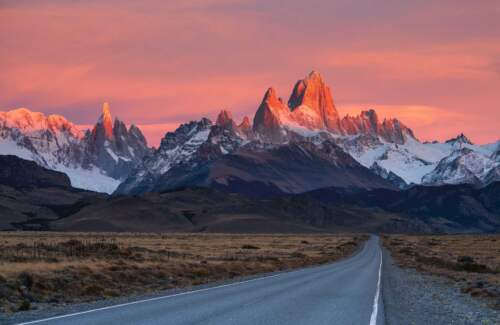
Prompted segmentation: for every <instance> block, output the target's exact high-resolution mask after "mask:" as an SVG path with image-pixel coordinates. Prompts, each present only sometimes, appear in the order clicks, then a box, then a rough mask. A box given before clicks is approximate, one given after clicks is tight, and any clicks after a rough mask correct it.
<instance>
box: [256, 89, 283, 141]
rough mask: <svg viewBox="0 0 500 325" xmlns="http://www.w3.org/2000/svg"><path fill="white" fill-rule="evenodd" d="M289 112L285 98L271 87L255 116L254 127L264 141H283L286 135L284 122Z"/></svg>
mask: <svg viewBox="0 0 500 325" xmlns="http://www.w3.org/2000/svg"><path fill="white" fill-rule="evenodd" d="M288 114H289V110H288V108H287V107H286V105H285V104H284V103H283V100H282V99H281V98H278V96H277V94H276V90H275V89H274V88H269V89H268V90H267V91H266V93H265V95H264V98H263V99H262V102H261V103H260V105H259V108H258V109H257V112H256V113H255V116H254V118H253V129H254V131H255V133H257V134H259V135H260V136H261V138H262V139H263V140H264V141H268V142H272V143H274V142H278V143H279V142H282V141H284V139H285V135H286V132H285V131H283V129H282V124H283V120H286V119H287V116H288Z"/></svg>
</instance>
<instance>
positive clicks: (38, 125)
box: [0, 103, 150, 193]
mask: <svg viewBox="0 0 500 325" xmlns="http://www.w3.org/2000/svg"><path fill="white" fill-rule="evenodd" d="M149 150H150V149H149V148H148V147H147V144H146V140H145V138H144V136H143V135H142V133H141V131H140V130H139V129H138V128H137V127H136V126H134V125H132V126H131V127H130V128H129V129H128V130H127V127H126V126H125V124H124V123H123V122H121V121H120V120H118V119H117V120H115V121H114V124H113V120H112V117H111V113H110V110H109V104H107V103H105V104H104V105H103V111H102V115H101V117H100V118H99V120H98V122H97V123H96V125H95V126H94V128H93V129H92V131H87V132H86V133H85V134H84V133H83V132H82V131H80V130H79V129H78V127H76V126H75V125H74V124H73V123H71V122H69V121H68V120H66V119H65V118H64V117H62V116H59V115H49V116H45V115H44V114H42V113H37V112H32V111H30V110H28V109H25V108H21V109H16V110H12V111H8V112H0V152H1V153H3V154H13V155H16V156H18V157H21V158H24V159H28V160H33V161H35V162H36V163H38V164H39V165H40V166H43V167H46V168H49V169H52V170H57V171H61V172H64V173H66V174H67V175H68V176H69V177H70V180H71V184H72V185H73V186H74V187H79V188H84V189H89V190H94V191H99V192H108V193H110V192H112V191H114V190H115V189H116V187H117V186H118V184H119V183H120V180H122V179H123V178H125V177H126V176H127V175H128V173H129V171H130V170H131V169H132V168H133V167H134V166H135V164H137V163H138V162H139V161H141V160H142V157H143V156H144V155H146V154H147V153H148V152H149Z"/></svg>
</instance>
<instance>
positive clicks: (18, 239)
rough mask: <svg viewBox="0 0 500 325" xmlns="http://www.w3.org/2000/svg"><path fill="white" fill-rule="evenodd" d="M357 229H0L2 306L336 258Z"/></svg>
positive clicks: (183, 283) (87, 297)
mask: <svg viewBox="0 0 500 325" xmlns="http://www.w3.org/2000/svg"><path fill="white" fill-rule="evenodd" d="M366 238H367V237H366V236H362V235H349V234H346V235H324V234H322V235H317V234H311V235H302V234H301V235H281V234H276V235H230V234H199V233H196V234H194V233H193V234H191V233H189V234H147V233H54V232H3V233H0V308H1V309H2V310H3V311H4V312H8V313H9V312H15V311H18V310H26V309H33V308H42V307H45V306H47V305H49V304H61V303H75V302H84V301H94V300H98V299H106V298H110V297H117V296H124V295H133V294H143V293H147V292H154V291H159V290H165V289H171V288H184V287H190V286H193V285H198V284H203V283H208V282H213V281H218V280H225V279H231V278H236V277H241V276H248V275H252V274H257V273H265V272H272V271H279V270H287V269H292V268H297V267H302V266H308V265H314V264H322V263H327V262H332V261H335V260H337V259H339V258H342V257H345V256H348V255H350V254H352V253H353V252H354V251H355V250H356V249H357V248H358V247H359V245H360V244H361V243H362V242H363V241H364V240H365V239H366Z"/></svg>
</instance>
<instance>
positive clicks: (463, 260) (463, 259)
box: [457, 256, 474, 263]
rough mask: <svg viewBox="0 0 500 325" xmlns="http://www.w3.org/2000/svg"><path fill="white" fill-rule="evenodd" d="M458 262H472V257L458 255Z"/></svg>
mask: <svg viewBox="0 0 500 325" xmlns="http://www.w3.org/2000/svg"><path fill="white" fill-rule="evenodd" d="M457 262H458V263H474V259H473V258H472V257H470V256H459V257H458V258H457Z"/></svg>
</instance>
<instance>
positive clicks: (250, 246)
mask: <svg viewBox="0 0 500 325" xmlns="http://www.w3.org/2000/svg"><path fill="white" fill-rule="evenodd" d="M241 249H260V247H257V246H254V245H248V244H246V245H243V246H241Z"/></svg>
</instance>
